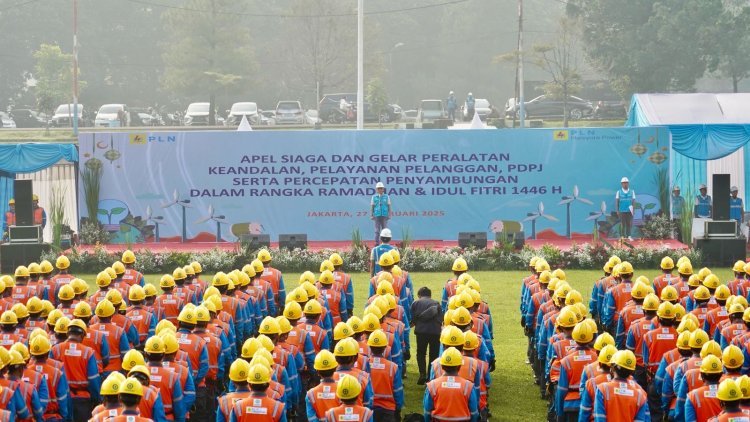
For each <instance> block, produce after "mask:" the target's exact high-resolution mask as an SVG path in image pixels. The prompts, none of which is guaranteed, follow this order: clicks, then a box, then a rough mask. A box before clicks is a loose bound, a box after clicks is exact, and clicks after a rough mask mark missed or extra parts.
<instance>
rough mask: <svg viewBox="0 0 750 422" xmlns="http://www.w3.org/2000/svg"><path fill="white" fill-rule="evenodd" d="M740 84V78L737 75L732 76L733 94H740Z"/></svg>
mask: <svg viewBox="0 0 750 422" xmlns="http://www.w3.org/2000/svg"><path fill="white" fill-rule="evenodd" d="M739 84H740V78H738V77H737V76H736V75H732V92H734V93H735V94H736V93H738V92H740V91H739Z"/></svg>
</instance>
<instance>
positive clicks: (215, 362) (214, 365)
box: [196, 331, 222, 381]
mask: <svg viewBox="0 0 750 422" xmlns="http://www.w3.org/2000/svg"><path fill="white" fill-rule="evenodd" d="M196 334H198V335H199V336H200V337H201V338H203V340H204V341H205V342H206V348H207V349H208V372H207V373H206V378H205V379H206V380H208V381H217V380H218V376H219V360H220V359H222V356H221V340H219V338H218V337H216V336H215V335H214V334H213V333H211V332H209V331H204V332H202V333H196Z"/></svg>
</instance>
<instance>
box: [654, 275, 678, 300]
mask: <svg viewBox="0 0 750 422" xmlns="http://www.w3.org/2000/svg"><path fill="white" fill-rule="evenodd" d="M677 280H679V277H676V276H674V275H672V274H671V273H664V274H660V275H658V276H657V277H656V278H654V292H655V293H656V296H658V297H661V291H662V290H664V288H665V287H667V286H669V285H671V284H672V283H673V282H676V281H677Z"/></svg>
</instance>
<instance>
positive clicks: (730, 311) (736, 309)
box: [727, 302, 745, 315]
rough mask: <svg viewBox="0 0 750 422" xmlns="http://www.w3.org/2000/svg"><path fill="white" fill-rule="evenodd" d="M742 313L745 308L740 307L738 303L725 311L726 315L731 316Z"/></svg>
mask: <svg viewBox="0 0 750 422" xmlns="http://www.w3.org/2000/svg"><path fill="white" fill-rule="evenodd" d="M744 312H745V307H744V306H742V304H741V303H739V302H735V303H732V305H731V306H729V309H727V313H728V314H729V315H732V314H743V313H744Z"/></svg>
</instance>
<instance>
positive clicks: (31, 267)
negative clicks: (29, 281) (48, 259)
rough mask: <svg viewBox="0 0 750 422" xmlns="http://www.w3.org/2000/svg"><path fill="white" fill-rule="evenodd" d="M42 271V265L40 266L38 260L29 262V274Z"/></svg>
mask: <svg viewBox="0 0 750 422" xmlns="http://www.w3.org/2000/svg"><path fill="white" fill-rule="evenodd" d="M41 272H42V267H40V266H39V264H37V263H36V262H32V263H31V264H29V275H31V274H39V273H41Z"/></svg>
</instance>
